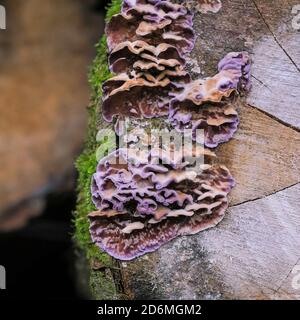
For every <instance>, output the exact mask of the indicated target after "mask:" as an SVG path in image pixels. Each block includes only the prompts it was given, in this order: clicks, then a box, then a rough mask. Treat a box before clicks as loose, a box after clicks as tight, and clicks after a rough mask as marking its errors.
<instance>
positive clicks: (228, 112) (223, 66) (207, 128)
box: [169, 52, 250, 148]
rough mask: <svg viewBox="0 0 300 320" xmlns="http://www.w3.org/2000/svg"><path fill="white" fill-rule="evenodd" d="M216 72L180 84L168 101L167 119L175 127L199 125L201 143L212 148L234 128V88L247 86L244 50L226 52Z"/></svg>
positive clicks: (188, 127) (248, 65) (247, 75)
mask: <svg viewBox="0 0 300 320" xmlns="http://www.w3.org/2000/svg"><path fill="white" fill-rule="evenodd" d="M218 69H219V73H218V74H217V75H215V76H214V77H211V78H206V79H198V80H195V81H192V82H190V83H188V84H186V85H185V86H184V90H183V91H181V92H179V93H177V94H175V95H174V98H173V99H172V101H171V103H170V109H169V121H170V123H171V124H172V125H173V126H174V127H175V128H176V129H177V130H178V131H179V132H182V131H183V130H184V129H192V135H193V140H196V137H197V135H196V130H198V129H203V130H204V137H205V141H204V144H205V145H206V146H207V147H209V148H215V147H217V146H218V145H219V144H220V143H223V142H227V141H229V140H230V139H231V138H232V136H233V134H234V133H235V132H236V130H237V127H238V124H239V118H238V114H237V111H236V106H237V104H238V102H239V101H238V100H237V99H236V98H235V97H234V96H233V95H232V94H233V93H234V92H238V91H245V90H249V88H250V62H249V56H248V54H247V53H246V52H240V53H238V52H232V53H229V54H227V55H226V56H225V57H224V58H223V59H222V60H221V61H220V63H219V65H218Z"/></svg>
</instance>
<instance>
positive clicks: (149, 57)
mask: <svg viewBox="0 0 300 320" xmlns="http://www.w3.org/2000/svg"><path fill="white" fill-rule="evenodd" d="M109 65H110V69H111V71H112V72H115V73H124V72H131V71H133V70H137V71H149V70H150V71H151V70H152V69H153V70H154V71H157V72H161V71H164V70H166V69H174V68H176V67H181V68H183V66H184V65H185V59H184V58H183V57H182V56H181V55H180V53H179V52H178V50H177V49H176V47H174V46H171V45H169V44H166V43H161V44H159V45H158V46H151V45H149V44H148V43H147V42H145V41H141V40H138V41H134V42H130V41H125V42H122V43H120V44H119V45H117V46H116V47H115V48H114V49H113V50H112V52H111V53H110V56H109Z"/></svg>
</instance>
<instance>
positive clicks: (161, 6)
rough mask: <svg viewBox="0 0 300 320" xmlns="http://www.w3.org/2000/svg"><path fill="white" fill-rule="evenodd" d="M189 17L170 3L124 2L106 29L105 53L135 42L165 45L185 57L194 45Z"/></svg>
mask: <svg viewBox="0 0 300 320" xmlns="http://www.w3.org/2000/svg"><path fill="white" fill-rule="evenodd" d="M192 26H193V15H192V14H190V13H188V12H187V10H186V8H185V7H184V6H182V5H178V4H173V3H171V2H170V1H125V2H124V6H123V10H122V12H121V13H120V14H117V15H114V16H113V17H112V19H111V21H110V22H109V23H108V25H107V26H106V35H107V43H108V48H109V51H112V50H113V49H114V48H115V47H116V46H117V45H119V44H121V43H123V42H125V41H131V42H134V41H136V40H143V41H146V42H147V43H148V44H149V45H154V46H156V45H159V44H161V43H167V44H171V45H174V46H175V47H176V48H177V49H178V50H179V51H180V52H182V53H189V52H191V50H192V49H193V47H194V44H195V40H196V37H195V33H194V30H193V28H192Z"/></svg>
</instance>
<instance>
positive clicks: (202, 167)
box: [89, 0, 250, 260]
mask: <svg viewBox="0 0 300 320" xmlns="http://www.w3.org/2000/svg"><path fill="white" fill-rule="evenodd" d="M199 3H200V4H202V9H203V8H206V10H208V11H213V12H215V11H217V10H219V9H220V5H221V3H220V1H199ZM203 5H204V7H203ZM106 35H107V45H108V51H109V52H108V53H109V67H110V71H112V72H114V73H115V74H116V75H115V76H114V77H112V78H110V79H109V80H107V81H106V82H105V83H104V84H103V87H102V89H103V103H102V116H103V118H104V120H105V121H107V122H110V123H115V130H116V133H117V134H120V132H118V127H119V126H118V123H119V121H120V120H123V119H125V118H127V117H129V118H135V119H144V118H146V119H151V118H157V117H163V118H164V119H165V121H166V122H168V123H169V124H171V126H173V127H174V128H175V129H176V130H177V131H179V132H183V131H184V130H185V129H191V130H189V132H191V135H192V139H193V140H194V141H197V142H199V143H203V141H198V140H197V139H198V135H197V130H199V129H202V130H204V145H205V146H206V147H208V148H215V147H217V146H218V145H219V144H220V143H223V142H226V141H229V140H230V139H231V138H232V136H233V134H234V133H235V131H236V130H237V128H238V124H239V117H238V113H237V107H238V105H239V103H240V100H239V98H238V94H239V93H241V92H247V91H248V90H249V89H250V59H249V55H248V54H247V52H231V53H229V54H227V55H226V56H225V57H224V58H223V59H222V60H221V61H220V62H219V64H218V73H217V74H216V75H214V76H212V77H209V78H205V79H197V80H192V79H191V76H190V74H189V73H188V72H187V70H186V69H185V65H186V58H187V56H188V54H189V53H190V52H191V51H192V49H193V47H194V44H195V41H196V36H195V32H194V30H193V14H192V13H190V11H189V10H188V9H187V8H186V7H185V6H183V5H181V4H175V3H172V2H170V1H165V0H125V1H123V6H122V11H121V13H120V14H116V15H114V16H113V17H112V19H111V20H110V22H109V23H108V24H107V27H106ZM136 129H137V130H138V129H139V128H136ZM140 138H141V137H140ZM185 151H186V152H185V153H184V155H183V154H181V153H180V152H179V153H177V152H171V153H169V152H166V151H165V150H162V149H159V148H152V150H151V151H148V150H147V151H144V152H138V151H137V150H135V149H129V152H128V150H125V149H118V150H117V151H115V152H114V153H111V154H110V155H108V156H107V157H105V158H103V159H102V160H100V162H99V164H98V167H97V171H96V173H95V174H94V175H93V179H92V186H91V192H92V200H93V203H94V204H95V206H96V208H97V211H95V212H91V213H90V214H89V220H90V233H91V236H92V240H93V242H94V243H95V244H97V245H98V246H99V247H100V248H101V249H103V250H104V251H106V252H108V253H109V254H110V255H112V256H113V257H115V258H117V259H121V260H131V259H134V258H136V257H138V256H141V255H143V254H145V253H148V252H152V251H154V250H156V249H158V248H159V247H160V246H161V245H163V244H165V243H167V242H168V241H170V240H172V239H174V238H176V237H177V236H181V235H190V234H195V233H197V232H200V231H202V230H204V229H207V228H210V227H213V226H215V225H216V224H217V223H219V222H220V221H221V220H222V218H223V217H224V214H225V210H226V208H227V206H228V198H227V196H228V193H229V192H230V190H231V189H232V188H233V186H234V180H233V178H232V176H231V175H230V173H229V171H228V169H227V168H226V167H224V166H222V165H217V164H196V165H195V161H194V159H195V158H196V159H197V158H199V157H201V156H204V157H205V159H206V160H210V159H211V158H213V157H214V154H213V153H212V152H211V151H209V149H205V148H203V147H200V145H199V144H198V146H197V147H196V148H194V149H193V150H192V151H188V150H185ZM205 163H206V162H205ZM209 163H211V162H209ZM193 166H194V167H193Z"/></svg>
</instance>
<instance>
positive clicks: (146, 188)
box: [89, 148, 234, 260]
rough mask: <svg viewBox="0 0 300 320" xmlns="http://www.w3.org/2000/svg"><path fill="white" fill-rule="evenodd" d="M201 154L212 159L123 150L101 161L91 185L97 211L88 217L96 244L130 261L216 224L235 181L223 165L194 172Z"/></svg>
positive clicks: (220, 217) (209, 153) (185, 154)
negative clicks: (195, 162)
mask: <svg viewBox="0 0 300 320" xmlns="http://www.w3.org/2000/svg"><path fill="white" fill-rule="evenodd" d="M203 154H205V156H206V157H208V158H210V157H213V156H214V155H213V154H212V153H211V152H210V151H208V150H205V149H200V148H199V149H197V151H195V154H190V157H189V154H187V152H184V159H183V158H182V156H178V153H176V155H174V154H172V153H171V154H170V153H169V152H165V151H164V150H161V149H153V150H151V151H150V152H144V153H142V154H140V155H138V151H137V150H131V152H129V153H128V150H127V149H119V150H118V151H116V152H114V153H112V154H110V155H109V156H107V157H106V158H103V159H102V160H101V161H100V162H99V164H98V167H97V172H96V173H95V174H94V176H93V182H92V196H93V202H94V204H95V206H96V207H97V209H98V211H95V212H92V213H90V214H89V219H90V222H91V225H90V232H91V235H92V240H93V241H94V242H95V243H96V244H97V245H98V246H99V247H100V248H101V249H103V250H105V251H106V252H108V253H109V254H110V255H112V256H113V257H115V258H117V259H121V260H131V259H134V258H136V257H138V256H141V255H143V254H145V253H148V252H152V251H154V250H156V249H158V248H159V247H160V246H161V245H163V244H165V243H167V242H169V241H170V240H172V239H174V238H176V237H178V236H180V235H191V234H195V233H198V232H200V231H202V230H205V229H207V228H211V227H213V226H215V225H216V224H218V223H219V222H220V221H221V220H222V218H223V217H224V214H225V210H226V208H227V206H228V198H227V195H228V193H229V192H230V190H231V189H232V187H233V186H234V180H233V178H232V176H231V175H230V173H229V171H228V170H227V169H226V168H225V167H224V166H219V165H216V164H215V165H208V164H205V165H201V166H197V167H195V168H193V167H191V168H190V166H192V165H193V159H195V158H197V157H198V156H200V155H203ZM116 159H118V160H117V161H116ZM187 159H191V160H187ZM118 162H120V163H118Z"/></svg>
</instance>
